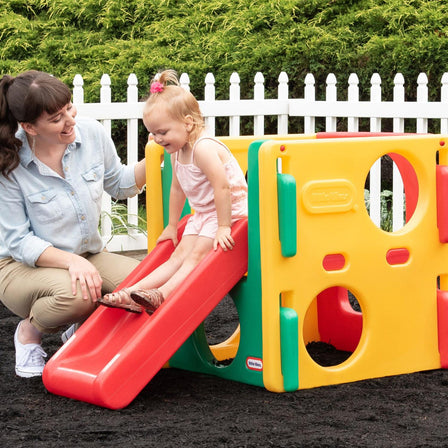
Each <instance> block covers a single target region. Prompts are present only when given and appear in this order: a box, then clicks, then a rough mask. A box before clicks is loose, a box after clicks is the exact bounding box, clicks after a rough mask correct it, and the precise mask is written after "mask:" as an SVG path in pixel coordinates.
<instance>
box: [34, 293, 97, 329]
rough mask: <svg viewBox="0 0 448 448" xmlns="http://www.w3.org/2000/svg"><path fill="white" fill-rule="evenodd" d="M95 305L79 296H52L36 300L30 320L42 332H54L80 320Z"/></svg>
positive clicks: (87, 315)
mask: <svg viewBox="0 0 448 448" xmlns="http://www.w3.org/2000/svg"><path fill="white" fill-rule="evenodd" d="M96 307H97V305H96V304H95V303H93V302H92V301H91V300H84V299H83V298H82V297H80V296H71V297H70V296H52V297H43V298H41V299H39V300H37V301H36V302H35V303H34V304H33V306H32V308H31V313H30V317H31V321H32V322H33V324H35V326H36V327H37V328H38V329H39V330H40V331H42V332H44V333H55V332H57V331H59V330H61V329H62V328H64V327H65V326H66V325H67V324H72V323H76V322H81V321H83V320H85V319H86V318H87V317H89V316H90V314H92V313H93V311H95V309H96Z"/></svg>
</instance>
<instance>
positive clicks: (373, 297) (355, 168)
mask: <svg viewBox="0 0 448 448" xmlns="http://www.w3.org/2000/svg"><path fill="white" fill-rule="evenodd" d="M441 141H445V138H444V137H440V136H412V137H372V138H353V139H328V140H301V141H295V142H291V141H270V142H266V143H264V144H263V145H262V147H261V148H260V151H259V161H260V168H259V169H260V244H261V271H262V315H263V366H264V370H263V378H264V383H265V386H266V388H267V389H269V390H272V391H277V392H281V391H283V390H284V388H283V375H282V371H281V359H280V358H281V355H280V319H279V308H280V305H281V303H280V302H281V301H280V297H281V294H282V293H283V292H284V291H288V307H291V308H293V309H294V310H295V311H296V313H297V315H298V317H299V323H298V325H299V341H298V346H299V388H308V387H316V386H322V385H328V384H336V383H343V382H350V381H356V380H361V379H367V378H374V377H382V376H388V375H394V374H401V373H409V372H415V371H421V370H428V369H435V368H439V367H440V357H439V353H438V335H437V288H436V281H437V277H438V276H439V275H441V274H443V273H446V270H447V267H448V247H447V245H446V244H441V243H440V242H439V239H438V229H437V210H436V178H435V175H436V169H435V164H436V153H437V152H438V151H439V150H440V149H441V148H440V145H441V143H440V142H441ZM388 153H396V154H400V155H402V156H404V157H405V158H406V159H407V160H408V161H409V162H410V163H411V164H412V166H413V168H414V170H415V172H416V175H417V178H418V183H419V186H418V188H419V198H418V203H417V207H416V210H415V213H414V214H413V216H412V218H411V220H410V221H409V222H408V223H407V224H406V225H405V226H404V227H403V228H402V229H400V230H399V231H396V232H393V233H387V232H385V231H383V230H381V229H379V228H378V227H376V226H375V225H374V224H373V223H372V221H371V219H370V218H369V216H368V213H367V211H366V208H365V205H364V185H365V181H366V177H367V175H368V173H369V170H370V168H371V167H372V165H373V164H374V162H375V161H376V160H377V159H378V158H380V157H381V156H383V155H385V154H388ZM278 159H281V160H282V163H281V166H282V171H283V173H287V174H290V175H291V176H293V177H294V178H295V181H296V183H297V195H296V197H297V204H296V206H297V254H296V255H295V256H293V257H287V258H286V257H282V255H281V247H280V241H279V238H278V234H279V229H278V214H277V207H278V205H277V183H276V179H277V166H278V162H277V160H278ZM394 248H403V249H407V250H408V252H409V259H408V260H407V261H406V262H404V263H401V264H396V265H391V264H389V263H388V262H387V260H386V256H387V254H388V252H389V250H390V249H394ZM332 254H343V256H344V259H345V263H344V266H343V268H342V269H336V270H328V271H327V270H325V269H324V267H323V260H324V259H325V257H326V256H328V255H332ZM334 286H340V287H343V288H346V289H347V290H350V291H352V292H353V293H354V294H355V296H356V298H357V300H358V302H359V304H360V306H361V309H362V313H363V329H362V334H361V338H360V341H359V344H358V346H357V348H356V350H355V351H354V352H353V354H352V356H351V357H350V358H349V359H348V360H347V361H345V362H343V363H341V364H339V365H337V366H333V367H322V366H320V365H318V364H316V363H315V362H314V361H313V360H312V359H311V357H310V356H309V355H308V352H307V350H306V343H307V342H308V339H309V338H310V337H312V336H315V335H316V333H315V332H314V333H313V330H312V329H310V328H305V333H306V335H305V338H306V339H304V317H305V314H306V312H307V310H308V308H309V307H310V306H311V307H312V308H311V311H310V314H311V315H313V316H316V309H315V298H316V296H317V295H318V294H319V293H320V292H322V291H324V290H326V289H327V288H331V287H334ZM315 318H316V317H314V318H313V319H315Z"/></svg>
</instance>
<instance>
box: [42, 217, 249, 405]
mask: <svg viewBox="0 0 448 448" xmlns="http://www.w3.org/2000/svg"><path fill="white" fill-rule="evenodd" d="M232 235H233V238H234V240H235V243H236V244H235V247H234V248H233V250H231V251H227V252H224V251H222V249H221V248H218V249H217V250H216V251H211V252H210V253H209V254H208V255H207V256H206V257H205V258H204V260H203V261H202V262H201V263H200V264H199V265H198V266H197V267H196V268H195V270H194V271H193V272H192V273H191V274H190V275H189V277H188V278H187V279H186V280H185V281H184V282H183V284H182V285H181V286H180V287H179V288H177V289H176V290H175V291H174V292H173V293H172V295H171V296H170V297H169V298H168V299H167V300H166V301H165V302H164V303H163V304H162V305H161V307H160V308H159V309H158V310H157V311H156V312H155V313H154V314H153V315H152V316H149V315H148V314H147V313H142V314H133V313H128V312H126V311H124V310H120V309H113V308H106V307H103V306H100V307H99V308H98V309H97V311H95V313H93V314H92V316H91V317H90V318H89V319H88V320H87V321H86V322H85V323H84V324H83V325H82V327H80V329H79V330H78V331H77V332H76V333H75V335H74V336H73V337H72V338H71V339H70V340H69V341H68V342H67V343H66V344H65V345H64V346H62V347H61V349H60V350H59V351H58V352H57V353H56V354H55V355H54V356H53V357H52V358H51V359H50V360H49V361H48V363H47V365H46V366H45V369H44V372H43V382H44V385H45V387H46V388H47V389H48V390H49V391H50V392H52V393H54V394H58V395H62V396H65V397H69V398H74V399H77V400H82V401H86V402H89V403H92V404H96V405H99V406H103V407H107V408H111V409H119V408H123V407H125V406H127V405H128V404H129V403H130V402H131V401H132V400H133V399H134V398H135V396H136V395H137V394H138V393H139V392H140V391H141V390H142V389H143V388H144V387H145V386H146V384H147V383H148V382H149V381H150V380H151V379H152V378H153V376H154V375H155V374H156V373H157V372H158V371H159V370H160V369H161V368H162V367H163V366H164V364H165V363H166V362H167V361H168V360H169V359H170V358H171V356H172V355H173V354H174V353H175V352H176V350H177V349H178V348H179V347H180V346H181V345H182V344H183V342H184V341H185V340H186V339H187V338H188V337H189V336H190V335H191V334H192V333H193V331H194V330H195V329H196V328H197V327H198V325H199V324H200V323H201V322H202V321H203V320H204V319H205V318H206V317H207V315H208V314H209V313H210V312H211V311H212V310H213V308H214V307H215V306H216V305H217V304H218V303H219V302H220V301H221V299H222V298H223V297H224V296H225V295H226V294H227V293H228V292H229V291H230V289H231V288H232V287H233V286H234V285H235V284H236V283H237V282H238V281H239V280H240V279H241V277H243V276H244V274H245V273H246V272H247V255H248V249H247V219H243V220H241V221H239V222H237V223H236V224H235V225H234V227H233V229H232ZM171 251H172V243H171V242H170V241H165V242H162V243H161V244H159V245H157V246H156V248H155V249H154V250H153V251H152V252H151V253H150V254H149V255H148V256H147V257H146V258H145V259H144V260H143V261H142V263H141V264H140V265H139V267H138V275H135V274H134V273H133V274H132V277H134V278H137V277H141V276H142V275H145V274H147V273H149V272H150V271H151V270H152V269H154V267H155V266H156V265H159V264H160V263H161V262H162V261H163V260H164V259H166V258H167V257H168V256H169V254H170V252H171ZM130 279H131V277H130V278H128V279H126V281H125V282H123V284H122V285H120V287H121V288H122V287H125V286H127V285H130V284H132V281H130Z"/></svg>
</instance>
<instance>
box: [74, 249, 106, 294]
mask: <svg viewBox="0 0 448 448" xmlns="http://www.w3.org/2000/svg"><path fill="white" fill-rule="evenodd" d="M68 272H69V274H70V278H71V282H72V292H73V295H76V290H77V282H78V281H79V285H80V287H81V293H82V298H83V299H84V300H88V299H89V293H90V298H91V299H92V301H93V302H96V301H97V300H98V299H99V298H100V297H101V296H102V294H101V286H102V284H103V279H102V278H101V276H100V273H99V272H98V270H97V269H96V267H95V266H94V265H93V264H92V263H90V261H88V260H87V259H85V258H84V257H81V256H79V255H74V254H73V256H72V257H71V259H70V262H69V264H68Z"/></svg>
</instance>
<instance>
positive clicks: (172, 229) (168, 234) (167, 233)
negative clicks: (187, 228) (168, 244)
mask: <svg viewBox="0 0 448 448" xmlns="http://www.w3.org/2000/svg"><path fill="white" fill-rule="evenodd" d="M165 240H171V241H172V242H173V244H174V247H176V246H177V243H178V240H177V226H175V225H173V224H168V225H167V226H166V227H165V228H164V229H163V232H162V233H161V234H160V236H159V238H157V241H156V243H160V242H161V241H165Z"/></svg>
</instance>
